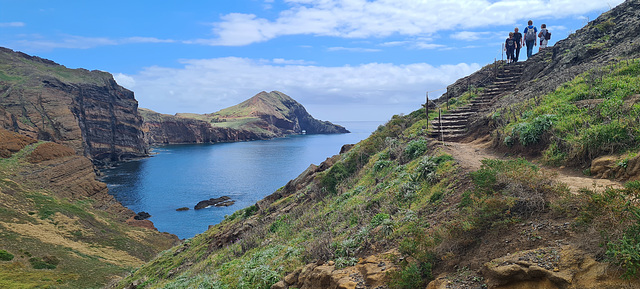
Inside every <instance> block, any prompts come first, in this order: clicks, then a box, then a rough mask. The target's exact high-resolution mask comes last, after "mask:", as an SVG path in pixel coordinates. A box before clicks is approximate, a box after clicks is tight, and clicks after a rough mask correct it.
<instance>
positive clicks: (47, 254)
mask: <svg viewBox="0 0 640 289" xmlns="http://www.w3.org/2000/svg"><path fill="white" fill-rule="evenodd" d="M45 144H47V143H46V142H37V143H33V144H30V145H27V146H26V147H24V148H23V149H21V150H19V151H16V152H15V153H13V154H12V155H10V156H9V157H7V158H0V240H1V241H0V288H101V287H103V286H104V285H106V284H107V283H108V282H110V281H111V279H112V278H113V277H114V276H117V275H121V274H124V273H125V272H129V271H130V270H132V269H133V268H135V267H137V266H140V265H141V264H142V263H143V262H144V260H148V259H151V258H152V257H154V256H155V255H156V254H157V252H158V251H159V249H158V248H167V247H168V246H170V245H172V242H173V239H172V238H169V237H158V235H161V234H160V233H158V232H151V231H148V230H144V229H141V228H135V227H131V226H129V225H126V224H125V223H124V222H122V221H121V220H118V219H117V218H114V216H112V215H111V214H110V213H108V212H105V211H102V210H97V209H95V208H93V206H92V204H93V201H92V200H90V199H78V200H70V199H68V198H60V197H58V196H57V195H56V193H55V192H54V191H53V190H51V188H48V187H46V186H44V187H43V186H41V185H40V184H36V183H34V181H35V180H34V178H32V177H31V174H32V173H33V171H35V170H41V169H42V168H38V167H37V166H38V165H37V164H32V163H30V162H29V160H30V158H29V157H30V156H31V154H32V152H35V151H37V149H38V147H39V146H42V145H45ZM163 242H164V243H163Z"/></svg>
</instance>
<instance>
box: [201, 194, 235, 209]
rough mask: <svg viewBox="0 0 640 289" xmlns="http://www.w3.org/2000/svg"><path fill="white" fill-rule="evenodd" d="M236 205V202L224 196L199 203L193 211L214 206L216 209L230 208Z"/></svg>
mask: <svg viewBox="0 0 640 289" xmlns="http://www.w3.org/2000/svg"><path fill="white" fill-rule="evenodd" d="M234 203H235V201H233V200H231V198H230V197H228V196H222V197H219V198H211V199H208V200H203V201H200V202H198V204H196V206H195V207H193V209H195V210H200V209H204V208H206V207H210V206H214V207H228V206H231V205H233V204H234Z"/></svg>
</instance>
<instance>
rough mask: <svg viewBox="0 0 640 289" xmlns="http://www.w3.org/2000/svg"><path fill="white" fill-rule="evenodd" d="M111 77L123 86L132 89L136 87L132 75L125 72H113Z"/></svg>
mask: <svg viewBox="0 0 640 289" xmlns="http://www.w3.org/2000/svg"><path fill="white" fill-rule="evenodd" d="M113 78H114V79H115V80H116V82H117V83H118V84H119V85H121V86H124V87H126V88H128V89H133V88H135V87H136V81H135V79H133V77H131V76H128V75H126V74H122V73H115V74H114V75H113Z"/></svg>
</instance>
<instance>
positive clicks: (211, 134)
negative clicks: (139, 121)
mask: <svg viewBox="0 0 640 289" xmlns="http://www.w3.org/2000/svg"><path fill="white" fill-rule="evenodd" d="M140 113H141V114H142V116H143V117H144V124H143V131H144V137H145V141H146V142H147V143H148V144H151V145H155V144H186V143H218V142H237V141H249V140H259V139H266V138H268V136H267V135H263V134H259V133H256V132H252V131H248V130H245V129H232V128H226V127H214V126H212V125H211V124H210V123H209V122H207V121H204V120H198V119H191V118H184V117H177V116H173V115H168V114H160V113H157V112H155V111H152V110H148V109H144V108H143V109H140Z"/></svg>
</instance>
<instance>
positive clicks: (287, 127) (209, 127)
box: [141, 91, 349, 144]
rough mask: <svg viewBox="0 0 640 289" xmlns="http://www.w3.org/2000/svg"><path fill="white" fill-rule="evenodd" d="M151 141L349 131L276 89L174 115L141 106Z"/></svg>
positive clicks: (206, 140) (211, 140)
mask: <svg viewBox="0 0 640 289" xmlns="http://www.w3.org/2000/svg"><path fill="white" fill-rule="evenodd" d="M141 112H142V115H143V118H144V130H145V137H146V138H147V141H148V142H149V143H150V144H167V143H214V142H233V141H243V140H258V139H270V138H275V137H283V136H287V135H293V134H302V133H306V134H333V133H348V132H349V131H348V130H347V129H345V128H344V127H342V126H339V125H335V124H332V123H330V122H328V121H320V120H317V119H315V118H313V117H312V116H311V115H310V114H309V113H308V112H307V110H306V109H305V108H304V107H303V106H302V105H301V104H300V103H298V102H297V101H295V100H293V99H292V98H291V97H289V96H288V95H286V94H284V93H281V92H277V91H273V92H270V93H267V92H264V91H263V92H260V93H258V94H257V95H255V96H254V97H252V98H250V99H248V100H246V101H244V102H242V103H240V104H238V105H235V106H232V107H229V108H225V109H223V110H221V111H218V112H216V113H211V114H192V113H178V114H176V115H175V116H172V115H166V114H159V113H156V112H153V111H150V110H143V109H141Z"/></svg>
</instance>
